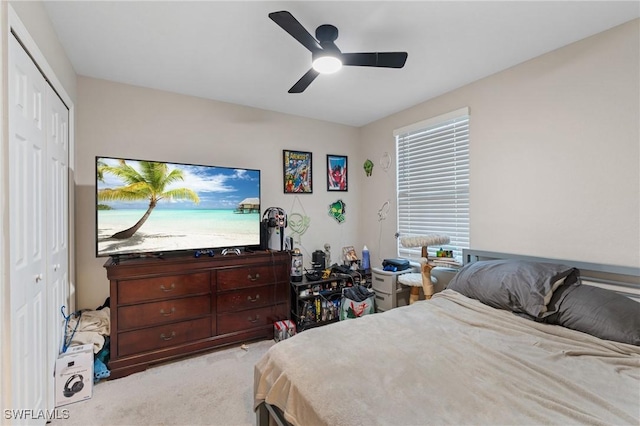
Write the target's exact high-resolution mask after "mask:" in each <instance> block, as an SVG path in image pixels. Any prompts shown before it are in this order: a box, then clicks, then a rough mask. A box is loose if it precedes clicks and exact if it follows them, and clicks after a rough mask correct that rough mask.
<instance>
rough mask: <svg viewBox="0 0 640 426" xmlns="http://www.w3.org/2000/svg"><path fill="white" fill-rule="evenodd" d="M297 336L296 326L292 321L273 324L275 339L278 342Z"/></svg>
mask: <svg viewBox="0 0 640 426" xmlns="http://www.w3.org/2000/svg"><path fill="white" fill-rule="evenodd" d="M294 334H296V325H295V324H294V323H293V321H291V320H283V321H276V322H274V323H273V339H274V340H275V341H276V342H279V341H280V340H284V339H288V338H289V337H291V336H293V335H294Z"/></svg>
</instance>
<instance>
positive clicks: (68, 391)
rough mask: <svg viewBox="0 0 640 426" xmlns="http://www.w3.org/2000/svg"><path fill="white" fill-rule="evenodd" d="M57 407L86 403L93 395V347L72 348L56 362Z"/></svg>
mask: <svg viewBox="0 0 640 426" xmlns="http://www.w3.org/2000/svg"><path fill="white" fill-rule="evenodd" d="M55 374H56V379H55V386H56V392H55V394H56V407H60V406H62V405H67V404H71V403H73V402H78V401H84V400H85V399H89V398H91V395H92V393H93V345H91V344H89V345H82V346H72V347H70V348H69V349H67V352H65V353H63V354H60V355H59V356H58V359H57V360H56V373H55Z"/></svg>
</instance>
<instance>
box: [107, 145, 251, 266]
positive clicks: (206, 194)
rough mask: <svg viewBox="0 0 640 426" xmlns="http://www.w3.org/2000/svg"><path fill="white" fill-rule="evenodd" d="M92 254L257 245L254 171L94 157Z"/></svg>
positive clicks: (153, 252)
mask: <svg viewBox="0 0 640 426" xmlns="http://www.w3.org/2000/svg"><path fill="white" fill-rule="evenodd" d="M95 171H96V256H98V257H102V256H120V255H142V254H145V255H146V254H155V255H159V254H160V253H162V254H166V253H169V252H178V251H188V250H210V249H218V248H251V247H253V248H255V247H259V246H260V221H261V216H260V170H253V169H243V168H232V167H217V166H207V165H196V164H181V163H170V162H160V161H145V160H133V159H124V158H112V157H96V164H95Z"/></svg>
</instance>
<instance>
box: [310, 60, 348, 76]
mask: <svg viewBox="0 0 640 426" xmlns="http://www.w3.org/2000/svg"><path fill="white" fill-rule="evenodd" d="M312 66H313V69H314V70H316V71H318V72H319V73H320V74H333V73H334V72H337V71H338V70H340V68H342V61H341V60H340V59H338V58H336V57H335V56H330V55H324V56H319V57H317V58H315V59H314V60H313V64H312Z"/></svg>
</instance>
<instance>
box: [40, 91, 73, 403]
mask: <svg viewBox="0 0 640 426" xmlns="http://www.w3.org/2000/svg"><path fill="white" fill-rule="evenodd" d="M46 94H47V97H46V102H45V105H46V116H47V123H46V135H47V141H46V158H47V161H46V162H47V164H46V173H47V179H46V181H47V182H46V188H47V190H46V193H47V214H46V226H45V228H46V230H47V260H48V262H47V271H48V275H49V280H48V282H47V289H48V291H47V299H48V300H47V306H48V309H47V327H48V329H47V346H48V351H47V354H48V355H49V356H48V358H49V359H48V363H49V365H55V361H56V358H57V355H58V354H59V353H60V350H61V345H62V340H63V339H64V319H63V317H62V314H61V313H60V307H61V306H66V307H67V309H66V311H65V312H66V313H67V314H68V313H69V310H70V304H69V300H68V294H67V293H68V290H67V289H68V288H69V237H68V235H69V225H68V217H69V214H68V205H69V195H68V182H69V177H68V176H69V167H68V158H69V110H68V109H67V107H66V106H65V105H64V103H63V102H62V100H60V98H59V97H58V95H57V94H56V93H55V91H54V90H53V89H51V87H47V92H46ZM47 377H48V381H49V385H48V389H50V390H53V389H54V379H53V376H52V375H48V376H47ZM48 399H49V401H48V402H49V406H53V405H55V393H54V392H49V395H48Z"/></svg>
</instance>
